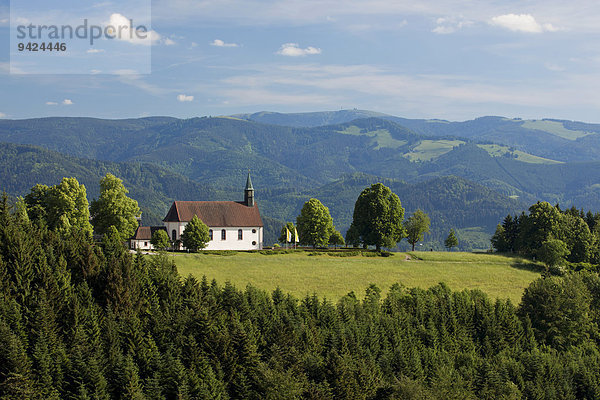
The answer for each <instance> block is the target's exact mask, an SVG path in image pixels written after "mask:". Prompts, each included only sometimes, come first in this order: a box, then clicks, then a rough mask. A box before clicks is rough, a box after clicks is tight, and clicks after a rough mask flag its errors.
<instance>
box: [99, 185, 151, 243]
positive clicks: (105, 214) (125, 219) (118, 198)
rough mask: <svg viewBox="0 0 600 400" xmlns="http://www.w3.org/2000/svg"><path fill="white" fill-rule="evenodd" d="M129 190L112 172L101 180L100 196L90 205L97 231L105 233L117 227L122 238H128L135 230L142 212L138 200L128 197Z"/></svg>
mask: <svg viewBox="0 0 600 400" xmlns="http://www.w3.org/2000/svg"><path fill="white" fill-rule="evenodd" d="M127 193H129V191H128V190H127V189H126V188H125V186H124V185H123V181H122V180H121V179H119V178H117V177H116V176H114V175H112V174H106V176H105V177H104V178H102V180H101V181H100V197H99V198H98V200H93V201H92V204H91V206H90V213H91V215H92V224H93V225H94V229H95V231H96V232H97V233H100V234H105V233H107V232H108V228H110V227H111V226H114V227H115V228H117V231H118V232H119V235H120V236H121V239H122V240H127V239H128V238H130V237H131V236H132V235H133V233H134V232H135V228H136V227H137V225H138V222H137V218H138V217H140V215H141V212H140V208H139V207H138V202H137V201H135V200H133V199H131V198H129V197H127Z"/></svg>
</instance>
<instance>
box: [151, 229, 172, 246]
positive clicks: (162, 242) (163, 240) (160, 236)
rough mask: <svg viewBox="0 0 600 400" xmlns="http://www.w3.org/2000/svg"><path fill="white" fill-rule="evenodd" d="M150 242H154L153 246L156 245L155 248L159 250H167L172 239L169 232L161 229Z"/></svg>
mask: <svg viewBox="0 0 600 400" xmlns="http://www.w3.org/2000/svg"><path fill="white" fill-rule="evenodd" d="M150 243H152V246H154V248H155V249H157V250H165V249H167V248H168V247H169V245H170V244H171V241H170V240H169V235H168V234H167V232H166V231H164V230H162V229H159V230H157V231H156V232H154V234H153V235H152V238H151V239H150Z"/></svg>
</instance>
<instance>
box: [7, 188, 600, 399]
mask: <svg viewBox="0 0 600 400" xmlns="http://www.w3.org/2000/svg"><path fill="white" fill-rule="evenodd" d="M72 233H73V235H71V236H66V237H63V236H61V235H57V234H56V232H54V231H52V230H49V229H47V227H46V226H44V224H38V223H35V222H33V221H27V219H25V218H23V215H22V213H21V212H20V211H19V210H15V209H12V208H11V207H10V205H9V204H8V201H7V198H6V196H5V197H4V198H3V199H2V201H1V202H0V399H35V400H38V399H103V400H109V399H143V398H146V399H165V400H166V399H215V400H225V399H344V400H355V399H361V400H366V399H521V398H524V399H559V398H560V399H563V398H564V399H580V398H581V399H598V398H600V384H599V382H600V368H598V366H599V365H600V350H599V349H600V347H599V344H600V335H599V334H598V326H600V313H599V312H598V304H600V290H598V288H600V278H599V277H598V274H597V273H591V272H588V271H586V272H573V273H570V274H567V275H565V276H564V277H544V278H538V279H536V280H535V281H533V282H532V283H531V284H530V285H529V287H528V288H527V289H526V290H525V293H524V295H523V299H522V301H521V304H520V305H518V306H517V305H514V304H513V303H512V302H511V301H509V300H502V299H493V298H490V297H488V296H487V295H486V294H485V293H484V292H482V291H481V290H469V289H464V290H460V291H453V290H451V289H450V288H449V287H448V286H447V285H445V284H443V283H441V284H438V285H435V286H433V287H431V288H429V289H426V288H422V287H421V288H409V287H404V286H402V285H400V284H394V285H392V286H391V287H389V288H387V290H386V291H385V294H384V292H383V291H382V289H380V288H379V287H377V286H375V285H370V286H369V287H368V288H367V289H366V291H365V292H364V296H360V297H361V298H358V296H357V295H356V294H355V293H354V292H351V293H349V294H347V295H345V296H343V297H341V298H339V299H335V300H334V301H332V300H330V299H323V298H319V297H318V296H317V295H306V296H304V297H302V298H296V297H294V296H293V295H291V294H287V293H285V292H283V291H282V290H280V289H276V290H274V291H272V292H267V291H265V290H261V289H257V288H256V287H254V286H252V285H247V286H245V287H244V288H243V289H239V288H236V287H235V286H234V285H232V284H231V283H229V282H226V283H225V284H219V283H218V282H216V281H214V280H213V281H212V282H211V281H209V280H208V279H207V278H206V277H204V278H201V279H197V278H195V277H193V276H191V275H188V276H187V277H183V276H180V275H179V274H178V273H177V266H176V265H175V263H174V262H175V261H177V259H178V258H179V257H168V256H166V255H164V254H159V255H156V256H152V257H146V256H142V255H141V254H138V255H135V256H134V255H132V254H130V253H129V252H128V251H127V250H126V249H125V248H124V246H123V243H122V241H121V239H120V236H119V233H118V232H117V230H116V228H115V227H114V226H112V227H111V228H109V231H108V232H107V234H106V235H105V236H104V237H103V239H102V243H101V245H100V246H98V245H96V244H94V243H91V242H90V241H86V240H81V237H77V236H76V234H77V232H72ZM283 257H285V256H283ZM331 279H333V280H337V279H339V276H337V275H334V276H332V277H331Z"/></svg>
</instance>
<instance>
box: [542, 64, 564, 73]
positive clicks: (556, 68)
mask: <svg viewBox="0 0 600 400" xmlns="http://www.w3.org/2000/svg"><path fill="white" fill-rule="evenodd" d="M544 66H545V67H546V69H547V70H549V71H552V72H562V71H564V70H565V67H562V66H560V65H557V64H554V63H546V64H545V65H544Z"/></svg>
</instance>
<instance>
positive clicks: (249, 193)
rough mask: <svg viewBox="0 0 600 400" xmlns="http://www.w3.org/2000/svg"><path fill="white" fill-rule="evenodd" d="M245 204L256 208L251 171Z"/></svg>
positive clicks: (245, 191) (245, 194)
mask: <svg viewBox="0 0 600 400" xmlns="http://www.w3.org/2000/svg"><path fill="white" fill-rule="evenodd" d="M244 203H246V205H247V206H248V207H254V188H253V187H252V179H250V171H248V179H247V180H246V189H244Z"/></svg>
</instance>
